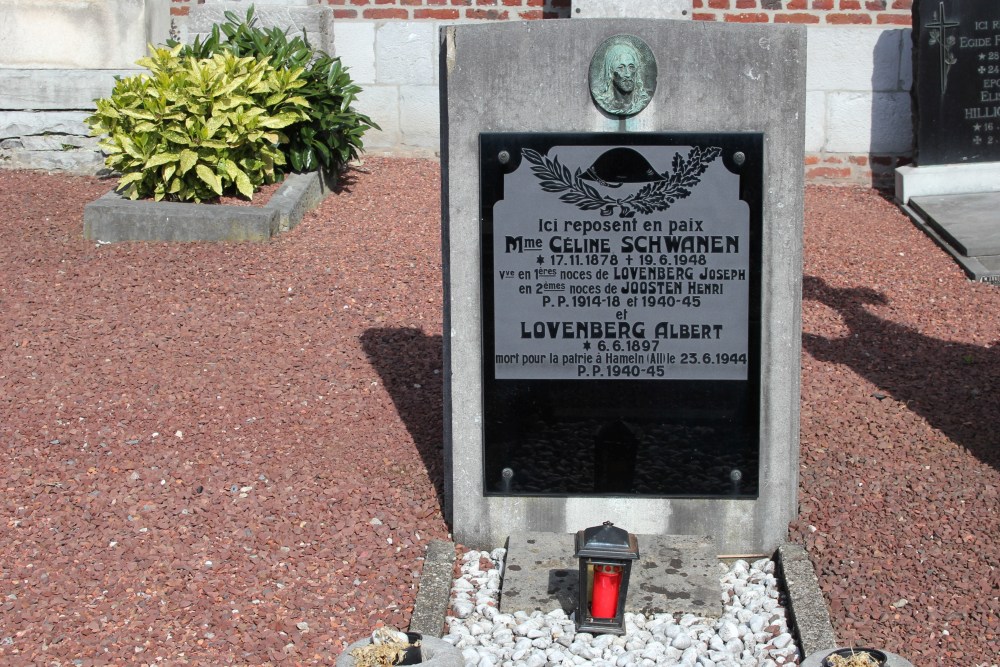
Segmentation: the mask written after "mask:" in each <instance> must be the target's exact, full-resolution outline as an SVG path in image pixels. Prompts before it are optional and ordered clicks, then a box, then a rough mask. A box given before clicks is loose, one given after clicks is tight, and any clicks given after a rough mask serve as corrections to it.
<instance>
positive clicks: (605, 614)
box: [573, 521, 639, 635]
mask: <svg viewBox="0 0 1000 667" xmlns="http://www.w3.org/2000/svg"><path fill="white" fill-rule="evenodd" d="M573 555H574V557H576V558H579V559H580V586H579V588H580V594H579V598H578V602H577V605H576V629H577V631H579V632H592V633H601V632H604V633H612V634H616V635H621V634H625V596H626V595H627V594H628V578H629V575H630V574H631V572H632V561H634V560H636V559H637V558H639V543H638V541H636V539H635V535H633V534H632V533H630V532H628V531H626V530H622V529H621V528H615V526H614V524H613V523H611V522H610V521H605V522H604V525H601V526H594V527H593V528H586V529H584V530H581V531H578V532H577V534H576V553H575V554H573Z"/></svg>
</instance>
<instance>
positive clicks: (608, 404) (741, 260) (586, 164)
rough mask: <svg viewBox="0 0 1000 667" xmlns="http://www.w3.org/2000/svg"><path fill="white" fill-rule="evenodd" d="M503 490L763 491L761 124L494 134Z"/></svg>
mask: <svg viewBox="0 0 1000 667" xmlns="http://www.w3.org/2000/svg"><path fill="white" fill-rule="evenodd" d="M480 151H481V153H480V165H481V181H480V182H481V187H482V193H481V202H482V211H481V225H482V227H481V229H482V245H481V253H482V256H481V259H482V269H483V294H482V297H483V304H484V310H483V330H484V336H483V341H482V351H483V360H484V361H483V409H484V425H483V428H484V443H485V444H484V448H485V451H484V461H485V464H484V465H485V469H484V475H485V488H486V490H487V493H490V494H519V495H541V494H556V495H590V494H597V495H644V496H681V497H683V496H690V497H719V496H732V497H755V496H756V495H757V491H758V489H757V483H758V458H759V456H758V452H759V395H760V386H759V375H760V374H759V366H760V358H759V348H760V254H761V249H760V237H761V234H760V227H761V210H760V207H761V204H760V202H761V192H762V187H763V185H762V180H763V178H762V137H761V135H759V134H711V135H709V134H635V133H630V134H483V135H481V136H480Z"/></svg>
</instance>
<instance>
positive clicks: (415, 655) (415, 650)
mask: <svg viewBox="0 0 1000 667" xmlns="http://www.w3.org/2000/svg"><path fill="white" fill-rule="evenodd" d="M406 639H407V640H408V641H409V642H410V645H409V646H407V647H406V653H404V654H403V660H402V662H400V663H399V664H400V665H419V664H420V663H422V662H423V661H424V658H423V656H422V655H421V653H420V640H422V639H423V635H421V634H420V633H419V632H407V633H406Z"/></svg>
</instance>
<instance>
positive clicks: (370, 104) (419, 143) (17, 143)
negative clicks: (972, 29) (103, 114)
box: [0, 0, 912, 177]
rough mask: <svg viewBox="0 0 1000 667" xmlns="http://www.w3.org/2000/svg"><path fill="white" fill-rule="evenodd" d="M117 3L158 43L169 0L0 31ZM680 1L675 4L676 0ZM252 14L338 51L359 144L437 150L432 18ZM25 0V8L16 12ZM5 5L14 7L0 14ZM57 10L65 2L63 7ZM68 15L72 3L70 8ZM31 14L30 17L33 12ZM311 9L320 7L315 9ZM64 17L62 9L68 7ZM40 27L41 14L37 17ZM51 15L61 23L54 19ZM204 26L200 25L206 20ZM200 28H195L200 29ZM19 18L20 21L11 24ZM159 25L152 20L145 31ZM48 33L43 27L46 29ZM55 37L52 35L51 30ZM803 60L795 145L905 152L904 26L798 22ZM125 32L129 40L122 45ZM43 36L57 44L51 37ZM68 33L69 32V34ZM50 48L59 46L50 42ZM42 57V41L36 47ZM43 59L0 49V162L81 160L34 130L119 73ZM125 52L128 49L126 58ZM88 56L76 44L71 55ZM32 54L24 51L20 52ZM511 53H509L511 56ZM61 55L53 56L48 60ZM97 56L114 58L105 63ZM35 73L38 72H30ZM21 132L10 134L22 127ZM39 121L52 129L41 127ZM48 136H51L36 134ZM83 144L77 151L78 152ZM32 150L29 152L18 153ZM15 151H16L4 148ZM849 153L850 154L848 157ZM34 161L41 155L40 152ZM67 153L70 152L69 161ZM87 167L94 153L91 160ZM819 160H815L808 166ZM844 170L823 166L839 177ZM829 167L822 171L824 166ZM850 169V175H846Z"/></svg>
mask: <svg viewBox="0 0 1000 667" xmlns="http://www.w3.org/2000/svg"><path fill="white" fill-rule="evenodd" d="M97 4H107V5H108V6H109V7H110V6H112V5H114V6H119V5H120V7H122V8H126V9H130V10H131V11H132V12H133V13H136V12H138V10H139V8H140V5H141V8H142V11H143V12H144V13H143V14H142V16H143V18H142V20H141V21H138V20H133V23H135V24H136V26H140V25H141V26H145V27H143V28H140V27H133V32H134V31H136V30H143V33H142V34H143V38H144V39H145V38H151V39H152V40H153V41H157V38H159V41H162V39H165V37H166V34H165V30H164V28H163V26H164V25H166V26H170V24H171V21H170V18H169V2H167V1H166V0H105V2H103V3H102V2H99V0H41V1H40V2H37V3H34V2H33V0H0V11H2V13H0V33H2V32H3V31H4V30H6V31H7V32H10V31H11V30H12V27H11V26H12V25H14V24H13V23H12V19H11V18H10V17H11V16H13V15H14V14H15V13H16V14H17V15H18V17H20V18H18V19H17V20H18V21H20V22H21V23H23V22H24V21H25V20H26V19H25V18H24V17H28V16H35V17H39V16H43V14H39V13H38V12H37V11H36V9H37V8H38V7H45V8H47V10H46V11H48V12H49V14H48V16H53V15H54V14H53V13H56V14H57V13H58V12H57V5H66V6H67V7H69V6H70V5H73V6H74V7H76V6H77V5H80V6H83V5H88V6H91V5H97ZM248 4H249V3H248V2H243V1H242V0H228V1H227V2H218V1H217V0H216V1H213V0H210V1H209V2H208V3H207V4H206V5H200V6H199V5H192V6H191V10H192V14H191V16H189V17H174V20H173V22H172V23H173V26H172V30H173V32H174V34H176V35H178V36H179V37H181V38H182V39H191V38H192V37H193V36H194V35H195V34H199V33H201V32H203V31H204V30H205V29H206V28H205V25H207V24H205V20H206V18H207V17H211V16H215V14H220V15H221V11H222V10H223V9H230V8H231V9H233V10H234V11H237V12H242V11H245V7H246V6H247V5H248ZM681 4H684V3H683V2H681ZM258 5H259V6H258V12H259V13H262V14H268V15H275V16H278V15H280V14H281V12H286V13H289V16H290V19H289V20H290V21H292V22H293V23H294V24H295V25H297V26H300V27H301V26H303V25H305V26H307V27H308V28H309V35H310V40H311V41H313V42H314V43H315V44H316V45H317V46H320V47H322V48H325V49H326V50H328V51H330V52H331V53H332V54H334V55H337V56H340V57H341V59H342V61H343V62H344V64H345V65H346V66H348V67H349V68H350V72H351V74H352V76H353V78H354V80H355V81H356V82H357V83H358V84H359V85H360V86H361V87H362V88H363V92H362V94H361V96H360V98H359V100H358V102H357V105H356V106H357V108H358V109H359V110H361V111H363V112H365V113H367V114H369V115H370V116H371V117H372V119H373V120H375V122H377V123H378V124H379V125H380V126H381V130H380V131H372V132H370V133H369V134H367V135H366V138H365V146H366V149H367V150H368V152H370V153H377V154H386V153H388V154H395V155H419V156H434V155H439V154H440V146H439V142H440V137H439V128H438V123H439V121H438V113H439V92H438V77H439V72H438V61H437V59H438V48H439V45H438V40H439V30H440V28H441V26H442V25H445V24H444V23H442V22H439V21H429V20H420V21H366V20H340V19H333V18H332V13H330V12H331V10H330V8H329V6H323V5H317V4H316V3H315V2H312V1H311V0H269V1H267V2H258ZM30 6H35V8H36V9H32V10H30V11H29V10H28V7H30ZM13 8H16V9H17V10H18V11H17V12H12V11H7V10H10V9H13ZM67 11H68V10H67ZM74 11H76V10H74ZM33 12H34V13H33ZM320 14H322V15H320ZM68 15H72V13H70V14H68ZM37 20H39V21H41V22H42V23H45V21H49V19H45V21H43V20H42V19H40V18H39V19H37ZM60 21H62V22H60ZM209 23H210V22H209ZM203 24H205V25H203ZM18 25H20V24H18ZM49 25H51V26H57V25H64V19H60V20H59V21H55V19H52V20H51V21H49ZM89 25H90V24H89V23H87V24H85V25H84V24H81V26H80V27H81V28H82V29H81V30H80V31H78V32H77V33H74V35H75V36H74V37H73V40H77V41H79V40H81V39H84V40H85V39H86V38H87V35H90V37H91V38H92V39H94V40H99V41H105V40H108V39H110V38H111V36H110V35H109V34H106V33H107V30H118V29H119V26H118V24H109V25H107V26H105V28H106V30H105V32H88V30H89V28H87V26H89ZM156 26H159V27H156ZM52 29H53V30H54V29H55V28H54V27H53V28H52ZM53 34H55V33H53ZM808 37H809V48H808V68H807V72H808V74H807V103H806V117H807V123H806V128H807V133H806V146H805V150H806V153H807V154H809V155H819V156H822V157H821V160H827V159H828V160H830V161H832V162H834V163H838V161H841V157H838V156H842V158H843V159H842V161H843V162H844V163H845V164H848V163H849V164H851V165H852V166H851V169H855V171H857V170H856V165H857V164H862V165H867V162H866V159H867V156H870V155H873V156H886V155H888V156H907V155H909V154H910V152H911V150H912V126H911V119H910V96H909V88H910V84H911V63H910V31H909V29H903V28H899V27H888V28H882V27H873V26H857V27H855V26H810V27H809V28H808ZM129 40H130V41H129ZM129 40H127V41H126V42H123V43H122V45H120V48H121V49H124V48H125V46H126V45H131V46H128V48H129V49H131V50H132V51H134V50H135V44H133V42H136V43H138V40H136V39H135V38H134V36H130V38H129ZM49 41H50V42H55V41H59V39H56V38H55V37H53V38H52V39H51V40H49ZM71 41H72V40H71ZM59 48H62V47H61V46H60V47H59ZM36 51H37V52H39V53H45V49H44V48H42V49H40V50H38V49H36ZM51 51H52V54H53V56H52V58H53V59H52V60H51V62H49V64H48V65H38V64H36V65H30V64H27V63H26V62H25V61H24V57H22V56H18V55H17V54H15V53H14V52H12V51H11V49H10V48H7V49H6V50H4V49H3V47H2V46H0V166H4V165H5V166H8V167H11V166H15V167H31V166H32V165H33V164H34V163H37V165H38V166H39V168H46V169H61V168H66V169H70V170H73V169H74V167H73V166H72V163H73V162H74V160H75V158H76V157H81V158H85V157H86V156H85V155H83V151H81V150H79V149H75V148H73V147H74V146H77V145H80V142H79V141H78V139H79V137H77V138H74V139H72V140H67V141H63V142H61V145H63V146H64V147H65V148H64V150H63V152H64V153H67V155H62V156H55V155H53V154H52V151H48V153H47V154H45V155H43V151H40V150H35V149H29V148H28V146H29V145H30V146H33V147H35V148H36V149H37V146H38V145H40V144H39V141H37V140H35V139H30V138H29V139H28V140H27V141H25V140H24V139H25V137H34V136H40V135H43V134H44V133H45V132H46V131H50V132H53V133H55V134H58V135H64V134H65V135H66V136H67V137H75V136H77V135H74V134H73V133H71V132H68V131H66V128H67V126H66V120H67V118H73V119H74V122H75V126H76V127H82V119H83V117H85V116H86V113H87V112H88V111H89V110H90V109H92V108H93V103H92V100H93V99H94V98H95V97H100V96H103V95H106V94H108V93H109V92H110V90H111V86H112V84H113V78H112V77H113V75H114V74H119V73H123V70H122V69H121V68H124V67H130V66H132V65H131V62H132V61H129V62H128V63H125V64H123V63H122V62H121V61H122V60H123V57H124V56H116V57H115V58H112V59H111V60H107V59H102V58H103V57H97V56H93V57H91V56H87V58H90V59H89V60H86V59H85V60H81V61H80V62H79V63H76V65H79V68H77V69H67V68H59V67H56V63H57V56H58V58H62V57H63V56H61V55H58V54H60V53H62V51H60V50H59V49H58V48H56V46H55V45H52V46H51ZM132 51H129V55H130V56H131V55H134V54H133V53H132ZM86 53H89V52H88V51H86V49H82V50H80V53H79V57H80V58H84V56H85V54H86ZM32 57H33V58H34V57H36V56H32ZM511 57H512V58H513V57H518V54H511ZM60 62H61V61H60ZM109 63H114V66H113V67H112V66H111V65H110V64H109ZM42 69H44V70H45V71H42ZM28 116H31V117H32V122H31V124H30V127H31V128H32V129H31V132H33V133H35V134H22V135H19V134H16V132H15V130H17V131H23V130H25V128H26V127H28V125H26V124H25V118H26V117H28ZM49 121H51V124H52V126H53V128H57V129H51V130H46V129H45V125H46V123H47V122H49ZM48 143H51V141H50V142H48ZM89 145H90V144H86V145H85V146H84V149H83V150H84V151H85V150H87V146H89ZM31 150H34V152H32V153H28V152H25V151H31ZM19 152H21V153H22V154H20V156H18V155H15V154H17V153H19ZM850 156H860V157H856V158H853V159H850V160H849V158H850ZM43 158H44V159H43ZM70 158H73V159H70ZM77 162H79V168H78V169H76V170H82V171H88V170H92V168H93V166H94V164H95V161H94V160H93V159H89V160H88V159H82V160H78V161H77ZM97 163H99V161H98V162H97ZM820 166H822V164H821V165H820ZM846 171H848V169H846V168H845V169H840V170H835V172H836V173H835V174H834V175H835V176H837V177H839V176H840V174H842V173H843V172H846ZM828 173H829V172H828ZM854 176H855V177H856V174H854Z"/></svg>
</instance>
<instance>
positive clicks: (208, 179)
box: [194, 164, 222, 195]
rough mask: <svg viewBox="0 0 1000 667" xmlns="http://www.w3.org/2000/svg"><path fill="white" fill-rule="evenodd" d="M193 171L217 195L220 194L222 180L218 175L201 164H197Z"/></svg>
mask: <svg viewBox="0 0 1000 667" xmlns="http://www.w3.org/2000/svg"><path fill="white" fill-rule="evenodd" d="M194 170H195V172H196V173H197V174H198V178H200V179H201V181H202V182H203V183H204V184H205V185H207V186H208V187H210V188H211V189H212V192H214V193H215V194H217V195H221V194H222V181H221V180H219V177H218V175H216V173H215V172H214V171H212V170H211V169H209V168H208V167H206V166H205V165H203V164H199V165H197V166H196V167H195V168H194Z"/></svg>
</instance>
